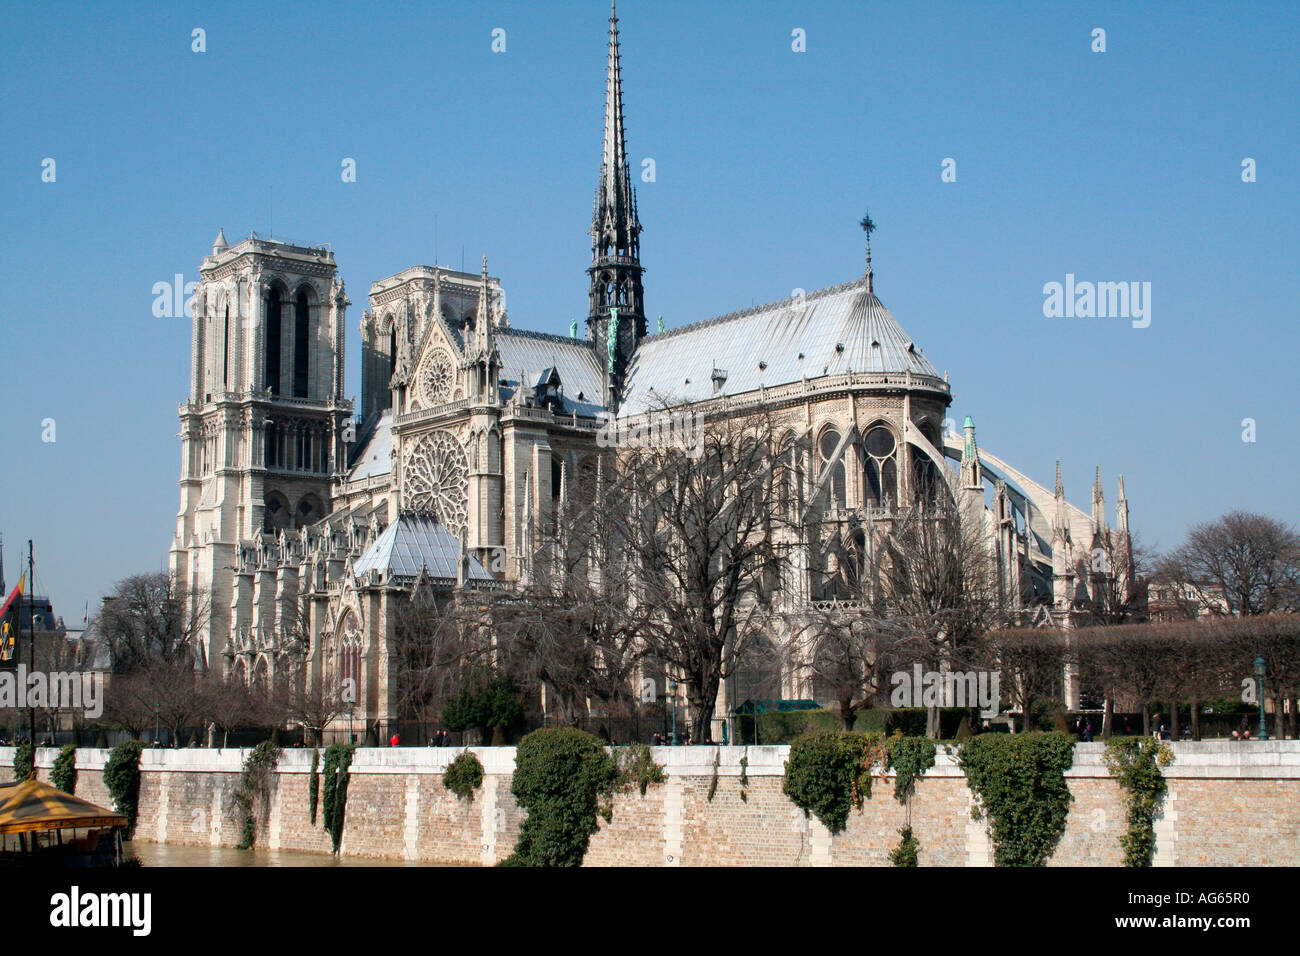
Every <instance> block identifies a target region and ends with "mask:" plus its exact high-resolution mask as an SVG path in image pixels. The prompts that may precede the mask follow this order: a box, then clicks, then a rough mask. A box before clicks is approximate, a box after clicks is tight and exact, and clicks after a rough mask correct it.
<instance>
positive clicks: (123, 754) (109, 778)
mask: <svg viewBox="0 0 1300 956" xmlns="http://www.w3.org/2000/svg"><path fill="white" fill-rule="evenodd" d="M142 750H144V744H142V743H140V741H138V740H128V741H126V742H125V743H120V744H118V745H117V746H116V747H114V748H113V749H112V750H110V751H109V753H108V763H106V764H105V765H104V785H105V786H106V787H108V792H109V794H110V795H111V796H112V797H113V806H114V808H115V809H116V810H117V812H118V813H120V814H122V815H123V816H125V817H126V835H125V839H127V840H129V839H131V837H132V836H134V835H135V818H136V812H137V810H138V809H139V803H140V752H141V751H142Z"/></svg>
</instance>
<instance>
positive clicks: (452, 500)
mask: <svg viewBox="0 0 1300 956" xmlns="http://www.w3.org/2000/svg"><path fill="white" fill-rule="evenodd" d="M405 483H406V503H407V507H408V508H410V510H411V511H413V512H416V513H417V514H427V515H431V516H432V517H433V519H434V520H435V521H437V522H438V523H439V524H441V525H442V526H443V527H444V528H446V529H447V530H448V531H450V532H451V533H452V534H453V535H455V536H456V537H457V538H459V537H460V536H461V532H462V531H464V529H465V522H466V510H465V502H466V499H467V497H468V496H467V493H466V492H467V490H468V488H469V464H468V462H467V459H466V456H465V448H464V446H463V445H461V443H460V442H459V441H457V440H456V438H455V436H453V435H452V434H451V433H450V432H434V433H432V434H430V435H424V436H423V437H421V438H420V439H419V440H418V441H417V442H416V443H415V446H414V447H413V448H412V449H411V451H410V453H409V454H408V456H407V459H406V475H405Z"/></svg>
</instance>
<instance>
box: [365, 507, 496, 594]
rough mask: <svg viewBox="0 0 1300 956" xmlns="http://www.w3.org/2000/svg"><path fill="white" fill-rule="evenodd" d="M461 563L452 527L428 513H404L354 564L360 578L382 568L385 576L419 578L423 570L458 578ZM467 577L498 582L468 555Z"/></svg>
mask: <svg viewBox="0 0 1300 956" xmlns="http://www.w3.org/2000/svg"><path fill="white" fill-rule="evenodd" d="M459 564H460V542H459V541H457V540H456V538H455V536H453V535H452V533H451V532H450V531H448V530H447V529H446V528H444V527H443V526H442V525H440V524H438V522H437V521H435V520H434V519H433V518H431V517H429V516H427V515H413V514H404V515H401V516H400V517H398V519H397V520H396V521H394V522H393V523H392V524H390V525H389V526H388V527H387V528H385V529H384V532H383V534H381V535H380V536H379V537H378V538H376V539H375V541H374V543H373V544H371V545H370V547H368V548H367V549H366V552H365V554H363V555H361V557H360V558H358V559H357V561H356V562H355V563H354V564H353V565H352V573H353V574H354V575H355V576H356V577H357V578H361V577H362V576H363V575H365V574H367V573H369V572H370V571H379V572H381V573H382V575H383V576H384V577H385V578H416V577H419V575H420V573H421V572H422V571H423V572H424V573H425V574H427V575H428V576H429V577H431V578H434V579H437V580H442V581H452V582H454V581H456V580H457V571H458V567H459ZM466 580H468V581H480V582H484V583H490V582H495V580H496V579H495V578H493V577H492V575H490V574H488V573H487V571H485V570H483V565H481V564H479V562H478V561H477V560H476V559H475V558H474V556H473V555H470V556H469V571H468V574H467V576H466Z"/></svg>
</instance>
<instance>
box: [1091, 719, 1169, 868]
mask: <svg viewBox="0 0 1300 956" xmlns="http://www.w3.org/2000/svg"><path fill="white" fill-rule="evenodd" d="M1101 759H1102V762H1103V763H1104V764H1105V765H1106V769H1107V770H1109V771H1110V775H1111V776H1112V777H1114V778H1115V779H1116V780H1117V781H1119V785H1120V788H1121V789H1122V790H1123V791H1124V806H1125V808H1126V809H1127V810H1128V830H1127V831H1125V833H1124V835H1123V836H1121V837H1120V838H1119V842H1120V846H1122V847H1123V848H1124V865H1125V866H1150V865H1151V860H1152V858H1153V857H1154V856H1155V852H1156V833H1155V820H1156V814H1157V813H1159V812H1160V804H1161V803H1162V802H1163V801H1164V797H1165V793H1166V791H1167V790H1168V789H1169V785H1168V784H1167V783H1165V775H1164V774H1163V773H1161V772H1160V771H1161V770H1162V769H1163V768H1164V767H1167V766H1169V765H1170V764H1171V763H1173V762H1174V752H1173V751H1172V750H1171V749H1170V748H1169V745H1168V744H1166V743H1164V742H1163V741H1160V740H1157V739H1156V738H1155V737H1116V738H1114V739H1113V740H1111V742H1110V743H1109V744H1107V745H1106V750H1105V753H1103V754H1102V758H1101Z"/></svg>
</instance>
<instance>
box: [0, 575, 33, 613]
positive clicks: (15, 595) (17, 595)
mask: <svg viewBox="0 0 1300 956" xmlns="http://www.w3.org/2000/svg"><path fill="white" fill-rule="evenodd" d="M26 580H27V575H25V574H24V575H23V576H22V577H21V578H19V579H18V584H17V586H16V587H14V589H13V591H11V592H10V594H9V597H8V598H6V599H5V603H4V607H0V619H3V618H4V616H5V614H7V613H8V611H9V606H10V605H11V604H13V603H14V600H15V599H18V600H21V599H22V596H23V584H24V583H25V582H26Z"/></svg>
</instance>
